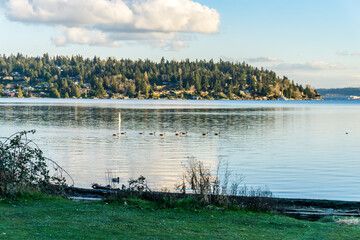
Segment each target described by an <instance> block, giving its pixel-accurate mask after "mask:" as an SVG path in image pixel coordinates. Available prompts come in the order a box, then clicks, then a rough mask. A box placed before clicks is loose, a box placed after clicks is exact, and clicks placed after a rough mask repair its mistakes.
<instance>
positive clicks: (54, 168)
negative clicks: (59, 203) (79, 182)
mask: <svg viewBox="0 0 360 240" xmlns="http://www.w3.org/2000/svg"><path fill="white" fill-rule="evenodd" d="M34 133H35V130H31V131H23V132H17V133H15V134H13V135H11V136H10V137H8V138H3V141H0V195H12V194H15V193H16V192H20V191H27V190H39V191H55V190H56V191H59V190H61V189H64V187H65V185H66V179H65V177H64V174H67V175H68V173H67V172H66V171H65V170H64V169H63V168H61V167H60V166H59V165H58V164H57V163H56V162H55V161H53V160H51V159H49V158H46V157H45V156H44V155H43V152H42V151H41V149H40V148H39V147H38V146H37V145H36V143H34V142H33V141H32V140H30V139H29V138H28V134H34ZM50 167H51V168H50ZM49 168H50V170H51V173H50V170H49ZM68 176H69V177H70V175H68ZM70 179H71V177H70Z"/></svg>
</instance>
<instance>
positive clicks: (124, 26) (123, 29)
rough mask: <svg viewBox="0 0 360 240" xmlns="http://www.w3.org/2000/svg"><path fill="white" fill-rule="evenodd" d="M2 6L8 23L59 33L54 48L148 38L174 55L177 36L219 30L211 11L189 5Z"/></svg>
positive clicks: (162, 1)
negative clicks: (166, 45)
mask: <svg viewBox="0 0 360 240" xmlns="http://www.w3.org/2000/svg"><path fill="white" fill-rule="evenodd" d="M5 6H6V7H5V8H6V14H7V18H8V19H10V20H13V21H19V22H23V23H33V24H44V25H53V26H57V27H61V30H62V32H63V35H62V36H60V37H57V38H56V40H55V42H56V43H57V44H58V45H66V44H71V43H77V44H89V45H108V46H116V45H117V44H114V43H116V42H118V41H125V40H127V39H129V40H144V39H145V38H147V37H149V38H150V40H152V41H154V40H159V42H162V41H163V40H166V41H173V42H172V43H171V45H173V48H174V49H177V48H179V47H186V46H187V44H186V43H184V42H183V41H180V40H178V36H179V35H180V34H182V33H201V34H211V33H216V32H218V27H219V24H220V15H219V13H218V12H217V11H216V10H215V9H210V8H209V7H207V6H205V5H201V4H200V3H198V2H195V1H193V0H6V3H5ZM76 33H79V34H80V36H82V37H84V38H85V40H84V39H82V38H81V37H80V36H79V37H77V36H75V35H76ZM89 34H90V35H89ZM105 41H108V42H107V43H106V42H105Z"/></svg>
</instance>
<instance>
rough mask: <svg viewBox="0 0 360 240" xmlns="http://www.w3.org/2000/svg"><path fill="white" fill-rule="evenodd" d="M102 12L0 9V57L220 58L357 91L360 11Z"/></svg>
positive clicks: (150, 7)
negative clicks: (45, 54)
mask: <svg viewBox="0 0 360 240" xmlns="http://www.w3.org/2000/svg"><path fill="white" fill-rule="evenodd" d="M69 2H71V4H70V5H69V6H67V5H66V4H69ZM108 3H109V1H108V0H72V1H65V0H52V1H48V0H32V1H29V0H4V1H3V2H2V3H0V7H1V11H0V29H1V30H2V31H1V32H2V37H1V38H0V46H1V49H2V51H1V54H6V55H9V54H16V53H18V52H21V53H23V54H26V55H28V56H38V55H42V54H43V53H49V54H50V55H56V54H61V55H68V56H71V55H77V54H81V55H84V56H86V57H93V56H94V55H96V56H100V57H102V58H107V57H116V58H130V59H139V58H141V59H146V58H148V59H151V60H154V61H159V60H160V59H161V57H162V56H164V57H165V58H166V59H170V60H171V59H177V60H181V59H185V58H190V59H192V60H194V59H207V60H209V59H211V58H213V59H215V60H219V59H220V58H221V59H223V60H229V61H240V62H242V61H246V62H248V63H249V64H251V65H254V66H258V67H264V68H267V69H271V70H274V71H275V72H276V73H277V74H278V75H280V76H283V75H285V76H287V77H289V78H290V79H293V80H294V81H295V82H298V83H301V84H306V83H309V84H310V85H311V86H313V87H316V88H321V87H360V68H359V67H358V66H359V65H360V44H359V43H360V30H359V29H360V14H358V11H359V10H360V1H355V0H352V1H351V0H317V1H313V0H312V1H308V0H292V1H286V0H252V1H248V0H222V1H219V0H197V1H195V0H141V1H132V0H113V1H112V3H113V5H109V4H108ZM136 4H137V5H136ZM59 6H60V7H59ZM29 9H30V10H29ZM83 9H98V10H97V11H96V12H94V11H93V10H89V11H85V10H83ZM44 12H45V13H44ZM119 12H121V14H119ZM49 13H51V14H50V15H51V16H49Z"/></svg>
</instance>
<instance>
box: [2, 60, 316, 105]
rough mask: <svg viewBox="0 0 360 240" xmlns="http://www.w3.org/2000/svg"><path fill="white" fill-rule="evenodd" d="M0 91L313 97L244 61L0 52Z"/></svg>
mask: <svg viewBox="0 0 360 240" xmlns="http://www.w3.org/2000/svg"><path fill="white" fill-rule="evenodd" d="M0 84H1V85H0V94H1V95H3V96H18V97H22V96H24V97H57V98H59V97H74V98H80V97H82V98H89V97H93V98H145V99H148V98H151V99H157V98H172V99H279V98H281V97H285V98H289V99H314V98H319V97H320V96H319V95H318V94H317V92H316V91H315V90H314V89H312V88H311V87H310V86H309V85H307V86H302V85H298V84H296V83H294V81H290V80H289V79H288V78H287V77H279V76H277V75H276V74H275V72H273V71H269V70H264V69H258V68H256V67H252V66H250V65H248V64H246V63H245V62H243V63H233V62H226V61H221V60H220V61H219V62H214V61H213V60H210V61H205V60H197V61H189V60H188V59H187V60H183V61H175V60H172V61H168V60H165V59H164V58H162V59H161V61H160V62H158V63H157V62H153V61H150V60H140V59H139V60H135V61H134V60H129V59H121V60H116V59H114V58H108V59H106V60H104V59H100V58H98V57H94V58H93V59H88V58H83V57H82V56H79V55H78V56H72V57H66V56H55V57H49V55H48V54H44V55H43V56H42V57H26V56H23V55H21V54H17V55H11V56H5V55H3V56H1V57H0Z"/></svg>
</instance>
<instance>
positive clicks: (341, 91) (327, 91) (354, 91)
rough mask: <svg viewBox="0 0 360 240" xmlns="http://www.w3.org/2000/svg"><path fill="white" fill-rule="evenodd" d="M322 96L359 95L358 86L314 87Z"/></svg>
mask: <svg viewBox="0 0 360 240" xmlns="http://www.w3.org/2000/svg"><path fill="white" fill-rule="evenodd" d="M316 91H317V92H318V93H320V94H321V95H322V96H324V95H328V96H329V95H330V96H331V95H333V96H334V95H335V96H336V95H344V96H350V95H351V96H360V88H319V89H316Z"/></svg>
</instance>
